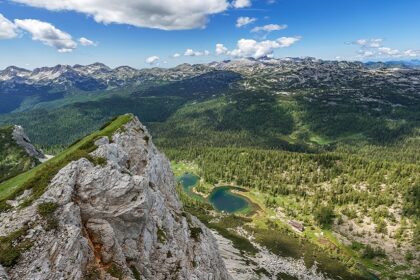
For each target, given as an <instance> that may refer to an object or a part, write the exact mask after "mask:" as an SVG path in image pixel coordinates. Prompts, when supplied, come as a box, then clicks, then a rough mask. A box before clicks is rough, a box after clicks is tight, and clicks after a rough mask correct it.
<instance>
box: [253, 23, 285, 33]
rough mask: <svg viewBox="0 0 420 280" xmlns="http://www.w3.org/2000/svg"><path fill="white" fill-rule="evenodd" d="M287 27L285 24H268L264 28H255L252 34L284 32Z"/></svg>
mask: <svg viewBox="0 0 420 280" xmlns="http://www.w3.org/2000/svg"><path fill="white" fill-rule="evenodd" d="M286 28H287V25H286V24H283V25H279V24H267V25H264V26H257V27H254V28H253V29H252V30H251V32H253V33H256V32H273V31H279V30H283V29H286Z"/></svg>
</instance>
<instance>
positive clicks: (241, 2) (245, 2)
mask: <svg viewBox="0 0 420 280" xmlns="http://www.w3.org/2000/svg"><path fill="white" fill-rule="evenodd" d="M251 5H252V3H251V0H234V1H233V2H232V6H233V7H235V8H237V9H240V8H247V7H251Z"/></svg>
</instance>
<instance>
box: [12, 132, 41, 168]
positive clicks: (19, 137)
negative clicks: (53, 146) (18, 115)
mask: <svg viewBox="0 0 420 280" xmlns="http://www.w3.org/2000/svg"><path fill="white" fill-rule="evenodd" d="M12 136H13V140H15V141H16V143H17V144H18V145H19V146H21V147H22V148H23V149H25V151H26V153H27V154H28V155H29V156H30V157H33V158H36V159H38V160H41V159H44V158H45V155H44V154H43V153H42V152H41V151H40V150H38V149H37V148H35V146H34V145H32V143H31V141H30V140H29V138H28V136H26V134H25V131H24V130H23V127H21V126H20V125H15V127H14V128H13V133H12Z"/></svg>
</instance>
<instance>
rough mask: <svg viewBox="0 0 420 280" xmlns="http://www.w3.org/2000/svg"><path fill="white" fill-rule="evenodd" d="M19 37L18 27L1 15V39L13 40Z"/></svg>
mask: <svg viewBox="0 0 420 280" xmlns="http://www.w3.org/2000/svg"><path fill="white" fill-rule="evenodd" d="M16 36H17V32H16V26H15V25H14V24H13V22H11V21H10V20H8V19H7V18H5V17H4V16H3V15H2V14H0V39H11V38H15V37H16Z"/></svg>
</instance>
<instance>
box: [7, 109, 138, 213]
mask: <svg viewBox="0 0 420 280" xmlns="http://www.w3.org/2000/svg"><path fill="white" fill-rule="evenodd" d="M131 119H132V115H129V114H127V115H122V116H119V117H117V118H116V119H115V120H113V121H112V122H111V123H109V124H108V125H106V126H105V127H104V128H103V129H101V130H99V131H96V132H94V133H92V134H90V135H89V136H86V137H85V138H83V139H81V140H80V141H78V142H76V143H75V144H73V145H72V146H70V147H69V148H68V149H66V150H64V151H63V152H61V153H60V154H58V155H57V156H55V157H54V158H53V159H51V160H49V161H48V162H45V163H43V164H40V165H38V166H37V167H35V168H33V169H31V170H29V171H27V172H25V173H23V174H20V175H18V176H16V177H14V178H11V179H9V180H7V181H5V182H3V183H2V184H0V204H1V203H3V207H5V205H4V202H5V201H6V200H8V199H12V198H14V197H16V196H17V195H19V194H20V193H21V192H22V191H23V190H25V189H33V195H32V197H31V198H30V200H33V199H36V198H37V197H39V196H40V195H41V194H42V193H43V191H44V190H45V188H46V187H47V186H48V183H49V182H50V180H51V179H52V178H53V176H54V175H55V174H56V173H57V172H58V171H59V170H60V169H61V168H63V167H64V166H66V165H67V164H68V163H69V162H71V161H74V160H77V159H79V158H81V157H86V156H88V153H89V152H91V151H93V150H94V149H95V146H94V144H93V142H94V141H95V139H97V138H99V137H102V136H108V137H110V136H111V135H112V134H113V133H114V132H115V131H116V130H118V129H119V128H120V127H121V126H123V125H124V124H126V123H127V122H128V121H130V120H131ZM0 208H1V205H0Z"/></svg>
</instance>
